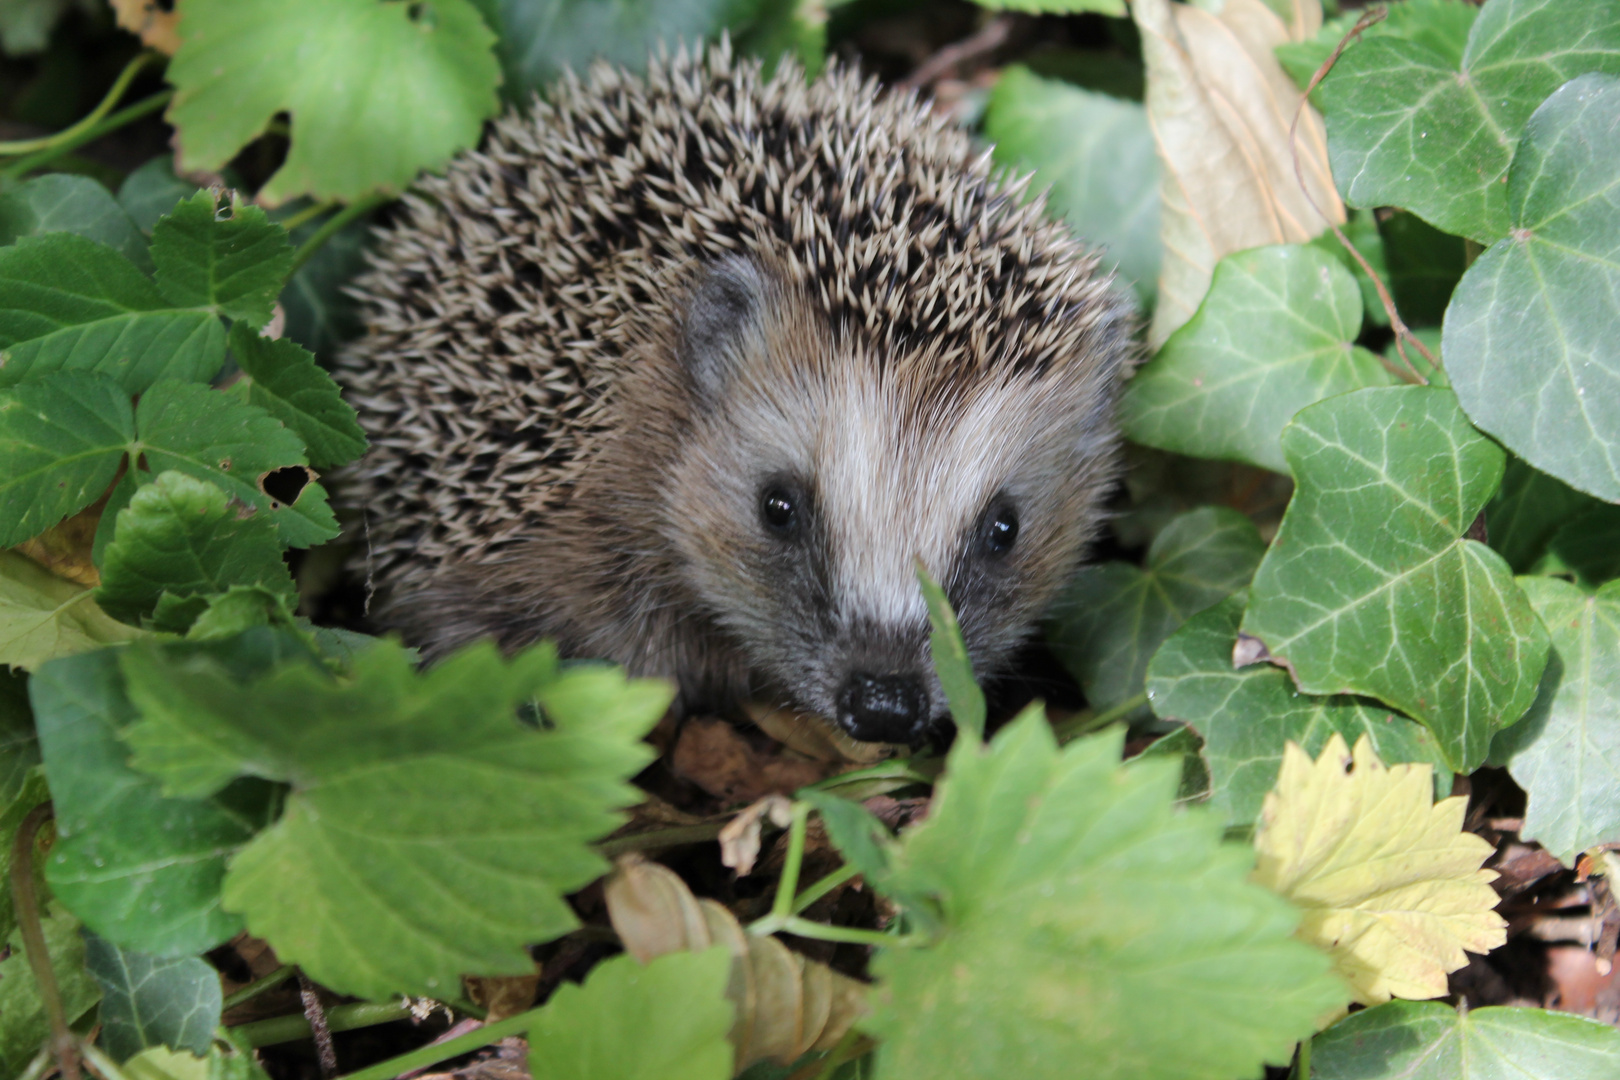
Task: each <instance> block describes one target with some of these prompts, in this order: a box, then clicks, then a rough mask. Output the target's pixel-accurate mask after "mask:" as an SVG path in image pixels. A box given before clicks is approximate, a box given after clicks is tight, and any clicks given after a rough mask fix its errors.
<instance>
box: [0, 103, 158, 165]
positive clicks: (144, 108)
mask: <svg viewBox="0 0 1620 1080" xmlns="http://www.w3.org/2000/svg"><path fill="white" fill-rule="evenodd" d="M172 97H174V91H173V90H164V91H162V92H161V93H157V94H153V95H152V96H151V97H149V98H143V99H142V100H140V101H137V102H136V103H135V104H133V105H131V106H129V107H128V108H123V109H119V110H118V111H117V112H115V113H113V114H112V115H111V116H109V117H107V118H106V119H105V120H103V121H101V123H99V124H96V125H94V126H93V127H90V128H87V129H85V130H84V131H81V132H79V133H77V134H76V135H74V136H73V137H72V138H65V137H63V136H65V134H66V133H65V132H64V133H63V135H59V136H57V138H58V140H59V141H58V142H56V143H55V144H53V145H52V146H50V147H49V148H48V149H45V150H41V151H39V152H38V153H37V154H30V155H28V156H27V157H23V158H18V159H17V160H16V161H13V162H11V163H10V164H9V165H7V166H5V167H4V168H0V177H7V178H15V177H18V176H26V175H27V174H28V173H31V172H33V171H34V170H35V169H38V168H41V167H42V166H45V165H49V164H50V163H51V162H53V161H55V160H56V159H57V158H59V157H62V156H63V155H65V154H69V153H71V152H73V151H74V150H77V149H78V148H79V147H81V146H83V145H84V144H85V143H91V142H95V141H96V140H97V139H99V138H101V137H102V136H103V135H106V134H108V133H109V132H113V131H117V130H118V129H119V128H121V127H124V126H125V125H127V124H132V123H134V122H135V121H136V120H139V119H140V118H141V117H143V116H145V115H147V114H148V113H154V112H156V111H157V110H159V109H161V108H163V106H165V105H167V104H168V103H169V99H170V98H172Z"/></svg>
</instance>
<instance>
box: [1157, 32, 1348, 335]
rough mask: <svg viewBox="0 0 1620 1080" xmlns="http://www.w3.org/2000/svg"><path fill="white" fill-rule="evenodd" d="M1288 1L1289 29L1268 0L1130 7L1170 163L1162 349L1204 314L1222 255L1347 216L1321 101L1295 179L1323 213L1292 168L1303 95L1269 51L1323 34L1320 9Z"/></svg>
mask: <svg viewBox="0 0 1620 1080" xmlns="http://www.w3.org/2000/svg"><path fill="white" fill-rule="evenodd" d="M1292 9H1297V10H1295V11H1294V14H1293V17H1292V18H1291V19H1290V23H1289V24H1288V25H1285V24H1284V23H1283V20H1282V19H1280V18H1278V17H1277V14H1276V13H1275V12H1274V11H1272V10H1271V9H1270V8H1269V7H1267V6H1266V5H1265V3H1263V2H1262V0H1225V3H1224V4H1222V5H1220V11H1219V13H1218V14H1216V13H1213V12H1211V11H1208V10H1205V8H1203V7H1194V6H1192V5H1190V4H1179V3H1172V2H1171V0H1133V2H1132V4H1131V12H1132V15H1133V16H1134V17H1135V19H1136V25H1137V28H1138V29H1139V30H1140V31H1141V33H1142V57H1143V60H1144V61H1145V62H1146V64H1147V111H1148V122H1149V123H1150V124H1151V125H1152V127H1153V139H1154V142H1155V143H1156V144H1157V146H1158V151H1159V160H1160V161H1162V162H1163V163H1164V181H1163V202H1164V206H1163V217H1162V221H1163V224H1162V225H1161V227H1160V234H1161V236H1162V237H1163V239H1164V261H1163V263H1162V265H1161V269H1160V273H1159V303H1158V307H1157V308H1156V309H1155V311H1154V315H1153V325H1152V327H1151V328H1150V330H1149V334H1148V341H1149V344H1151V345H1152V346H1153V347H1155V348H1157V347H1158V346H1159V345H1161V344H1162V343H1163V342H1164V339H1165V338H1167V337H1169V336H1170V334H1171V333H1172V332H1173V331H1174V330H1175V329H1176V328H1177V327H1179V326H1180V325H1181V324H1182V323H1184V322H1186V321H1187V320H1188V319H1189V318H1191V317H1192V314H1193V312H1194V311H1196V310H1198V305H1199V303H1200V302H1201V301H1202V300H1203V298H1204V293H1206V292H1207V291H1209V279H1210V275H1211V274H1212V273H1213V272H1214V269H1215V264H1216V263H1217V262H1219V261H1220V259H1221V257H1222V256H1223V255H1230V254H1231V253H1232V252H1234V251H1243V250H1245V249H1247V248H1252V247H1260V246H1262V245H1265V244H1294V243H1304V242H1306V241H1308V240H1311V239H1313V238H1315V237H1316V236H1317V235H1319V234H1320V233H1321V232H1323V231H1324V230H1325V229H1326V228H1327V227H1328V222H1329V221H1332V222H1334V223H1335V224H1339V223H1342V222H1343V221H1344V220H1345V216H1344V204H1343V203H1342V202H1341V201H1340V200H1339V194H1338V191H1337V190H1335V188H1334V186H1333V175H1332V173H1331V172H1330V171H1329V169H1328V160H1327V137H1326V135H1325V133H1324V131H1323V128H1322V120H1321V117H1319V116H1317V115H1316V112H1315V110H1314V109H1310V108H1307V109H1306V110H1305V111H1304V114H1303V115H1302V116H1301V117H1300V121H1299V137H1298V143H1299V175H1300V176H1303V177H1304V180H1305V183H1306V184H1307V185H1308V186H1309V189H1310V193H1311V197H1312V198H1314V199H1315V201H1316V205H1317V206H1319V207H1321V210H1322V213H1320V214H1319V213H1317V212H1316V210H1314V209H1312V207H1311V204H1310V201H1309V200H1307V198H1306V196H1305V192H1304V190H1303V189H1301V187H1300V183H1299V179H1298V178H1297V177H1296V176H1295V173H1294V159H1293V154H1292V152H1291V150H1290V147H1289V143H1288V126H1289V124H1290V123H1291V122H1292V121H1293V118H1294V110H1295V108H1296V106H1298V104H1299V98H1300V95H1299V90H1298V89H1297V88H1296V87H1295V86H1294V83H1293V80H1291V79H1289V77H1288V75H1287V74H1286V73H1285V72H1284V71H1283V69H1282V65H1281V64H1279V63H1278V62H1277V59H1276V57H1274V56H1273V55H1272V50H1273V49H1274V48H1276V47H1277V46H1278V45H1281V44H1283V43H1285V42H1288V41H1298V40H1302V38H1303V37H1305V36H1309V35H1310V34H1312V33H1315V29H1316V27H1318V26H1320V24H1321V20H1322V7H1321V4H1320V2H1319V0H1292ZM1323 215H1326V216H1325V217H1324V216H1323Z"/></svg>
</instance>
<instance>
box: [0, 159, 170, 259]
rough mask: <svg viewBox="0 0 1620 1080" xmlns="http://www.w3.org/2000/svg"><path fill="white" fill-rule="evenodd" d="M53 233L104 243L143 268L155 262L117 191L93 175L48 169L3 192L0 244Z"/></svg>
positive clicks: (1, 199)
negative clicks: (65, 233) (115, 193)
mask: <svg viewBox="0 0 1620 1080" xmlns="http://www.w3.org/2000/svg"><path fill="white" fill-rule="evenodd" d="M52 232H69V233H75V234H77V235H79V236H82V237H84V238H85V239H86V240H94V241H95V242H96V243H98V244H105V245H106V246H107V247H110V248H112V249H113V250H114V251H116V252H118V253H119V254H120V255H122V256H124V258H126V259H128V260H129V261H130V262H132V263H134V264H135V265H136V266H137V267H139V268H141V269H143V270H146V269H149V268H150V267H151V265H152V259H151V256H150V254H148V252H147V250H146V247H147V245H146V237H144V236H142V235H141V230H140V229H139V228H137V227H136V225H135V222H134V221H133V220H132V219H131V218H130V216H129V214H128V213H127V212H126V211H125V210H124V208H123V207H122V206H120V205H119V204H118V200H117V199H115V198H113V197H112V193H111V192H109V191H108V190H107V189H106V188H104V187H102V186H101V185H100V184H98V183H96V182H95V181H94V180H92V179H90V178H89V177H88V176H74V175H73V174H72V173H46V174H45V175H44V176H36V177H34V178H33V179H32V180H25V181H24V182H23V183H21V184H18V185H17V186H15V187H13V188H11V189H10V190H8V191H6V192H5V193H4V194H0V244H10V243H13V242H15V241H16V240H18V239H20V238H21V237H24V236H42V235H44V234H45V233H52Z"/></svg>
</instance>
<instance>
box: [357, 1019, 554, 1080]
mask: <svg viewBox="0 0 1620 1080" xmlns="http://www.w3.org/2000/svg"><path fill="white" fill-rule="evenodd" d="M543 1007H544V1006H542V1008H543ZM334 1011H335V1010H334ZM539 1015H540V1010H539V1009H530V1010H529V1011H528V1012H525V1013H518V1014H517V1015H516V1016H509V1017H507V1018H506V1019H505V1020H502V1021H500V1022H498V1023H494V1024H485V1025H484V1026H483V1027H481V1028H479V1029H478V1030H477V1031H469V1032H467V1034H465V1035H458V1036H456V1037H455V1038H454V1039H447V1040H445V1041H444V1042H442V1043H434V1044H433V1045H431V1046H424V1047H422V1048H421V1049H419V1050H412V1051H411V1052H410V1053H408V1054H401V1055H399V1057H396V1058H389V1059H388V1060H387V1061H382V1062H378V1063H377V1064H376V1065H371V1066H368V1067H366V1068H364V1069H361V1070H360V1071H359V1072H352V1073H349V1074H348V1075H347V1076H342V1077H339V1078H338V1080H393V1078H394V1077H396V1076H398V1075H399V1074H400V1073H403V1072H411V1071H413V1070H416V1069H425V1068H427V1067H428V1066H429V1065H437V1064H438V1063H439V1062H441V1061H448V1060H449V1059H450V1058H453V1057H460V1056H461V1055H462V1054H466V1053H470V1052H471V1051H473V1050H477V1049H478V1048H479V1047H481V1046H488V1045H489V1044H490V1043H492V1042H499V1041H500V1040H501V1039H504V1038H506V1037H507V1036H508V1035H522V1034H523V1033H525V1032H526V1031H528V1030H529V1028H530V1026H531V1025H533V1023H534V1022H535V1019H536V1018H537V1017H538V1016H539Z"/></svg>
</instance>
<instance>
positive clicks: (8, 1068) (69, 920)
mask: <svg viewBox="0 0 1620 1080" xmlns="http://www.w3.org/2000/svg"><path fill="white" fill-rule="evenodd" d="M41 922H42V925H43V929H44V931H45V951H46V952H47V953H49V954H50V958H51V971H52V972H53V973H54V974H55V975H56V989H57V992H58V993H59V994H60V996H61V1001H62V1012H63V1014H64V1015H65V1016H66V1017H67V1021H68V1023H70V1024H71V1023H74V1022H75V1021H77V1020H78V1019H79V1018H80V1017H82V1016H84V1014H85V1013H87V1012H89V1011H90V1010H91V1009H92V1008H94V1007H95V1004H96V999H97V998H99V997H100V996H101V990H100V988H99V987H97V986H96V981H95V980H94V979H92V978H91V977H90V973H89V972H88V971H86V970H85V967H84V939H83V938H82V937H80V936H79V921H78V920H77V919H75V918H74V917H73V916H72V915H70V914H68V913H67V912H66V911H60V910H51V911H48V912H46V913H45V914H44V918H43V919H42V920H41ZM6 945H7V946H8V947H9V948H10V950H11V955H10V956H8V957H6V959H4V960H0V1076H19V1075H21V1074H22V1072H23V1070H24V1069H26V1068H27V1066H28V1062H29V1061H30V1060H31V1059H32V1058H33V1056H34V1055H35V1054H36V1053H38V1052H39V1049H40V1047H41V1046H43V1045H44V1044H45V1040H46V1039H47V1038H48V1037H49V1036H50V1033H51V1024H50V1020H49V1019H47V1018H46V1016H45V1005H44V1001H43V999H42V998H41V996H40V992H39V984H38V983H37V982H35V981H34V972H33V969H32V968H30V967H29V966H28V956H27V954H26V953H25V952H24V951H23V943H22V936H21V933H20V932H13V933H12V935H11V937H10V938H9V939H7V941H6Z"/></svg>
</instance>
